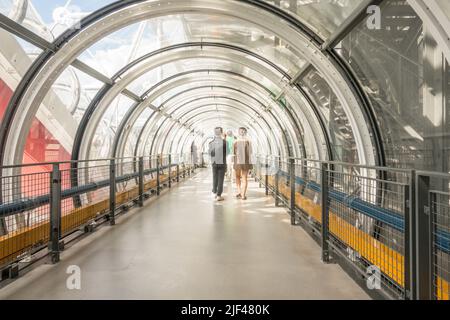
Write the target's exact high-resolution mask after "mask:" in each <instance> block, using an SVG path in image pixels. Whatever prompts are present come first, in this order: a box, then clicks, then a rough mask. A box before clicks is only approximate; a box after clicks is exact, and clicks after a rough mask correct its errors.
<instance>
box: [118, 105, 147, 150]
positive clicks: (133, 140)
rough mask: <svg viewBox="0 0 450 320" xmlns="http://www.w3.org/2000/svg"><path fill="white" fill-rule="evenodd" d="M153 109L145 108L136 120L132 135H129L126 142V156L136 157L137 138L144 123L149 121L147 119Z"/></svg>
mask: <svg viewBox="0 0 450 320" xmlns="http://www.w3.org/2000/svg"><path fill="white" fill-rule="evenodd" d="M152 113H153V110H152V109H149V108H147V109H145V110H144V111H143V112H142V113H141V115H140V116H139V118H138V119H137V120H136V122H135V124H134V126H133V128H132V129H131V132H130V135H129V136H128V140H127V143H126V144H125V153H124V156H125V157H134V151H135V148H136V144H137V142H138V141H137V139H138V137H139V134H140V133H141V131H142V130H143V128H144V125H145V123H146V121H147V119H148V118H149V117H150V116H151V115H152Z"/></svg>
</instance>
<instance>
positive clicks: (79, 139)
mask: <svg viewBox="0 0 450 320" xmlns="http://www.w3.org/2000/svg"><path fill="white" fill-rule="evenodd" d="M187 47H201V48H207V47H220V48H226V49H230V50H233V51H237V52H244V53H245V54H248V55H251V56H252V57H254V58H255V59H257V60H258V61H261V62H263V63H264V64H268V65H269V66H270V67H271V68H273V69H275V70H276V71H278V72H279V73H280V74H281V75H282V76H283V77H289V75H288V74H286V73H285V72H284V71H283V70H282V69H281V68H279V67H277V66H276V65H274V63H272V62H270V61H268V60H267V59H265V58H264V57H261V56H259V55H258V54H256V53H253V52H250V51H248V50H245V49H242V48H240V47H237V46H234V45H228V44H220V43H219V44H216V43H211V42H209V43H201V42H189V43H183V44H178V45H174V46H169V47H166V48H162V49H159V50H156V51H154V52H151V53H149V54H146V55H145V56H143V57H141V58H139V59H137V60H135V61H133V62H131V63H130V64H129V65H127V66H125V67H124V68H122V69H121V70H120V71H119V72H117V73H116V74H115V75H114V77H113V79H118V78H121V77H122V76H123V75H124V74H126V73H127V72H128V71H129V70H130V69H132V68H133V67H136V66H138V65H139V63H142V62H145V61H146V60H148V59H150V58H153V57H157V56H159V55H161V54H163V53H168V52H171V51H174V50H177V49H180V48H187ZM201 52H205V50H204V49H203V50H202V51H201ZM206 57H209V56H206ZM211 57H213V55H211ZM244 65H245V66H246V67H248V68H250V69H251V70H254V71H257V72H259V73H261V70H259V71H258V70H255V69H253V68H251V67H250V66H249V63H247V64H244ZM262 75H263V76H265V75H264V74H262ZM246 78H248V77H246ZM122 81H123V79H122ZM252 82H255V81H252ZM118 83H120V82H116V83H115V85H117V84H118ZM155 87H156V86H154V87H153V88H155ZM113 88H114V86H110V85H105V87H104V88H103V89H102V90H100V92H99V93H98V95H97V96H96V97H95V99H94V100H93V101H92V102H91V104H90V105H89V107H88V108H87V110H86V112H85V114H84V116H83V119H82V121H81V122H80V126H79V128H78V130H77V134H76V138H75V141H74V146H73V150H72V158H73V159H74V160H77V159H79V157H80V146H81V144H82V142H83V137H84V134H85V133H86V132H87V126H88V122H89V120H91V118H92V116H93V114H94V112H95V111H96V109H97V107H98V106H99V104H100V101H101V100H103V99H104V97H105V96H106V95H107V94H109V93H110V90H112V89H113ZM153 88H151V89H153ZM151 89H149V90H147V91H146V92H145V93H143V94H142V96H141V99H144V97H146V96H148V94H149V93H150V90H151ZM265 90H266V91H269V90H267V89H265ZM137 106H138V105H136V106H135V107H137ZM312 107H313V108H315V107H314V105H313V106H312ZM132 110H134V107H133V108H132ZM129 117H131V113H130V114H127V116H126V117H125V118H126V119H128V118H129ZM292 122H293V123H294V124H295V123H296V122H295V120H294V119H293V118H292ZM94 126H95V124H94ZM321 127H323V126H321ZM324 133H327V131H325V132H324ZM324 133H322V134H324ZM326 140H327V141H329V139H326Z"/></svg>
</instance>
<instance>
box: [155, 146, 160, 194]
mask: <svg viewBox="0 0 450 320" xmlns="http://www.w3.org/2000/svg"><path fill="white" fill-rule="evenodd" d="M159 170H160V158H159V155H158V156H157V157H156V195H157V196H159V194H160V190H159V189H160V185H161V181H160V180H161V179H160V173H159Z"/></svg>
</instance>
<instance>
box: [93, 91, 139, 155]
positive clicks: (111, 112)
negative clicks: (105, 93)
mask: <svg viewBox="0 0 450 320" xmlns="http://www.w3.org/2000/svg"><path fill="white" fill-rule="evenodd" d="M134 103H135V102H134V101H133V100H131V99H129V98H127V97H126V96H124V95H122V94H121V95H119V96H118V97H116V99H114V101H113V102H112V103H111V105H110V106H109V107H108V108H107V110H106V112H105V113H104V114H103V116H102V119H101V121H100V122H99V125H98V127H97V130H96V132H95V135H94V138H93V139H92V144H91V148H90V155H89V158H90V159H107V158H110V156H111V155H110V153H111V147H112V144H113V142H114V137H115V134H116V132H117V128H118V126H119V125H120V122H121V121H122V119H123V117H124V116H125V114H126V113H127V111H128V110H129V109H130V107H131V106H132V105H133V104H134Z"/></svg>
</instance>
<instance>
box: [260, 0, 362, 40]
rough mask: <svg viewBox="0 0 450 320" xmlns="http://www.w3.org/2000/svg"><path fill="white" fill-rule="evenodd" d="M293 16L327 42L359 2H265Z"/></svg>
mask: <svg viewBox="0 0 450 320" xmlns="http://www.w3.org/2000/svg"><path fill="white" fill-rule="evenodd" d="M265 1H266V2H269V3H270V4H273V5H276V6H277V7H279V8H281V9H283V10H284V11H286V12H288V13H290V14H293V15H294V16H296V17H297V18H298V19H299V20H300V21H301V22H303V23H304V24H306V25H307V26H308V27H309V28H310V29H312V30H313V31H315V32H316V33H317V34H318V35H319V36H320V37H321V38H322V39H323V40H326V39H327V38H328V37H329V36H330V35H331V34H332V33H333V32H335V31H336V30H337V29H338V28H339V26H340V25H341V24H342V23H343V22H344V21H345V20H346V19H347V18H348V17H349V16H350V15H351V13H352V12H353V10H355V9H356V8H357V7H358V5H359V4H360V1H359V0H333V1H330V0H281V1H280V0H275V1H274V0H265Z"/></svg>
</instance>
